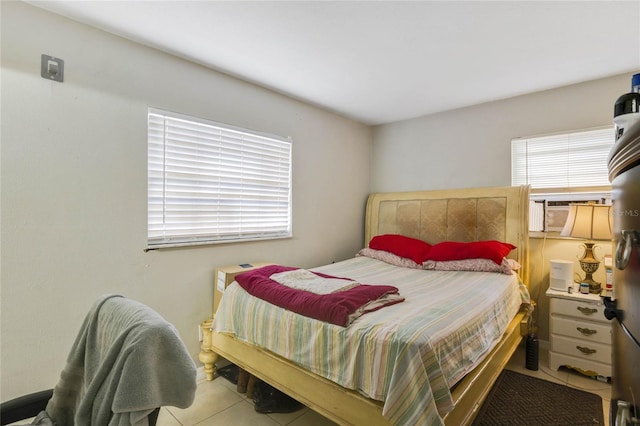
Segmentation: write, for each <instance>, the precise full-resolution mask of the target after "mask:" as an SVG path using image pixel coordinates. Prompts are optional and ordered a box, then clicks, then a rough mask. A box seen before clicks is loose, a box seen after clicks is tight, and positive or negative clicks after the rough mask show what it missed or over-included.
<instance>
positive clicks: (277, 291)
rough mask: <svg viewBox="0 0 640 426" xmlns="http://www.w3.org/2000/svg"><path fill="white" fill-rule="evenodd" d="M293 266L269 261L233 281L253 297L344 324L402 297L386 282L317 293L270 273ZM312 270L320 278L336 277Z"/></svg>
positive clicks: (318, 318)
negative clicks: (276, 277) (279, 278)
mask: <svg viewBox="0 0 640 426" xmlns="http://www.w3.org/2000/svg"><path fill="white" fill-rule="evenodd" d="M295 269H298V268H292V267H289V266H281V265H269V266H265V267H262V268H258V269H254V270H251V271H247V272H243V273H242V274H239V275H237V276H236V281H237V282H238V284H240V286H241V287H242V288H243V289H245V290H246V291H247V292H248V293H249V294H251V295H253V296H255V297H259V298H260V299H262V300H266V301H267V302H269V303H272V304H274V305H277V306H280V307H281V308H285V309H288V310H290V311H293V312H295V313H298V314H300V315H304V316H307V317H310V318H314V319H317V320H320V321H326V322H329V323H331V324H335V325H339V326H343V327H346V326H348V325H349V324H350V323H351V322H353V320H354V319H355V318H357V317H358V316H360V315H363V314H365V313H367V312H372V311H375V310H378V309H380V308H382V307H384V306H389V305H393V304H396V303H399V302H402V301H403V300H404V298H402V297H400V296H399V294H398V289H397V288H396V287H393V286H388V285H368V284H360V285H358V286H356V287H352V288H350V289H348V290H344V291H338V292H335V293H330V294H316V293H312V292H309V291H304V290H298V289H295V288H292V287H287V286H285V285H282V284H280V283H278V282H276V281H273V280H272V279H271V278H270V277H271V275H273V274H277V273H280V272H284V271H292V270H295ZM314 273H315V274H316V275H318V276H320V277H323V278H339V277H332V276H329V275H326V274H321V273H318V272H314ZM376 301H378V303H376ZM372 302H373V303H372Z"/></svg>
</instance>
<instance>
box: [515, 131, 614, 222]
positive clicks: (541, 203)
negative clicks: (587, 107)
mask: <svg viewBox="0 0 640 426" xmlns="http://www.w3.org/2000/svg"><path fill="white" fill-rule="evenodd" d="M588 134H591V135H598V136H597V137H605V138H606V139H610V140H608V141H607V142H606V144H607V145H606V148H605V147H604V146H600V147H598V149H597V150H596V149H593V150H591V151H589V157H587V158H586V160H585V161H584V164H578V165H575V164H569V162H570V161H571V159H572V155H573V160H574V161H575V157H576V155H577V157H578V159H580V155H579V152H580V148H578V149H575V147H573V148H574V149H573V151H571V149H570V148H569V144H570V142H571V139H572V138H574V142H575V141H580V140H585V139H586V140H587V143H592V144H596V143H597V142H596V141H595V139H589V138H588V137H587V136H588ZM608 135H610V137H609V136H608ZM563 138H566V139H567V150H568V152H567V158H566V166H567V168H568V167H570V166H571V167H574V168H576V169H578V170H580V169H585V168H588V167H590V166H589V165H590V164H591V165H592V164H593V163H594V161H595V162H597V163H598V165H599V167H600V169H599V179H600V180H599V181H597V182H596V181H593V182H586V184H584V183H583V184H581V185H571V183H570V182H571V177H567V181H568V182H569V185H568V186H563V185H551V184H548V183H547V184H546V185H543V186H538V187H536V186H535V185H534V184H533V182H531V180H530V179H529V178H530V176H529V173H530V170H526V171H524V172H522V170H520V171H519V172H520V173H518V171H516V170H514V169H515V168H516V166H517V165H520V166H521V167H529V166H530V163H529V158H528V153H527V155H525V158H524V159H523V158H522V157H519V158H518V157H517V154H516V153H515V152H514V151H515V150H516V149H515V148H514V147H515V146H516V145H518V144H525V143H533V144H534V145H535V144H536V143H537V142H538V141H541V144H540V145H541V146H544V143H545V141H547V142H553V141H554V140H561V139H563ZM614 144H615V130H614V126H613V125H611V126H601V127H593V128H588V129H580V130H573V131H565V132H556V133H551V134H544V135H537V136H529V137H521V138H514V139H512V140H511V184H512V185H522V184H528V185H532V187H531V195H530V206H529V218H530V226H529V227H530V231H531V232H544V233H547V232H552V233H555V232H556V231H557V229H558V223H554V220H553V219H552V216H553V215H556V217H557V215H558V214H560V215H561V214H562V211H563V210H564V209H565V208H566V209H568V205H569V204H570V203H580V202H587V201H589V202H592V201H597V202H598V203H602V204H610V203H611V185H610V183H609V181H608V167H607V160H606V159H605V157H606V158H608V154H609V152H610V151H611V148H612V147H613V145H614ZM518 149H520V154H522V146H520V147H518ZM556 149H557V148H556ZM587 151H588V150H587ZM596 151H597V152H596ZM605 151H606V154H605ZM576 153H578V154H576ZM542 155H548V156H551V155H552V154H550V153H549V151H544V152H542V154H540V158H542ZM592 155H595V157H594V158H591V156H592ZM598 159H599V160H598ZM583 160H584V159H583ZM523 161H525V163H523ZM600 164H602V165H601V166H600ZM561 166H562V164H561V162H558V163H556V164H553V165H552V166H551V168H553V167H555V168H559V167H561ZM535 172H537V171H535ZM565 172H566V174H567V175H569V174H570V173H571V172H570V171H569V170H567V169H565ZM574 173H575V171H574ZM523 174H524V175H525V176H526V178H525V179H524V180H522V176H523ZM561 174H562V173H556V175H561ZM516 175H517V176H518V177H519V178H520V179H516V178H515V176H516ZM605 179H606V182H607V184H603V183H604V180H605ZM534 180H535V179H534ZM556 182H557V181H556ZM556 222H557V221H556ZM558 233H559V231H558Z"/></svg>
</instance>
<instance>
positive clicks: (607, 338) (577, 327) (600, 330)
mask: <svg viewBox="0 0 640 426" xmlns="http://www.w3.org/2000/svg"><path fill="white" fill-rule="evenodd" d="M551 333H553V334H554V335H563V336H567V337H573V338H576V339H581V340H582V341H583V342H584V343H587V342H597V343H603V344H605V345H610V344H611V326H610V325H609V324H602V323H599V322H593V321H584V320H577V319H571V318H565V317H559V316H555V315H552V316H551Z"/></svg>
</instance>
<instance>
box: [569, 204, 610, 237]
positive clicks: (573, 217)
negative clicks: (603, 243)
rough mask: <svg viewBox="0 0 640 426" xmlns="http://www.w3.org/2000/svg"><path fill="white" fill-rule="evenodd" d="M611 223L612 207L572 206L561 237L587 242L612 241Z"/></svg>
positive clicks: (602, 205)
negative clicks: (582, 239) (581, 239)
mask: <svg viewBox="0 0 640 426" xmlns="http://www.w3.org/2000/svg"><path fill="white" fill-rule="evenodd" d="M611 222H612V220H611V206H607V205H604V204H571V205H570V206H569V216H568V217H567V223H566V224H565V225H564V228H563V229H562V232H561V233H560V235H562V236H563V237H574V238H584V239H587V240H610V239H611Z"/></svg>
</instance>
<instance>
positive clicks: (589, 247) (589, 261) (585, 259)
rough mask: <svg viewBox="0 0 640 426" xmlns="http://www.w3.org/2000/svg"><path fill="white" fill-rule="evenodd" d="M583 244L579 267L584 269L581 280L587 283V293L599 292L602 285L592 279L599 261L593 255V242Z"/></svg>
mask: <svg viewBox="0 0 640 426" xmlns="http://www.w3.org/2000/svg"><path fill="white" fill-rule="evenodd" d="M584 246H585V248H584V254H583V255H582V259H580V267H581V268H582V270H583V271H584V279H583V280H582V282H583V283H587V284H589V293H596V294H600V293H601V292H602V285H601V284H600V283H599V282H597V281H594V280H593V273H594V272H596V271H597V270H598V267H599V266H600V261H599V260H597V259H596V258H595V256H594V255H593V246H594V243H591V242H587V243H584Z"/></svg>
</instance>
